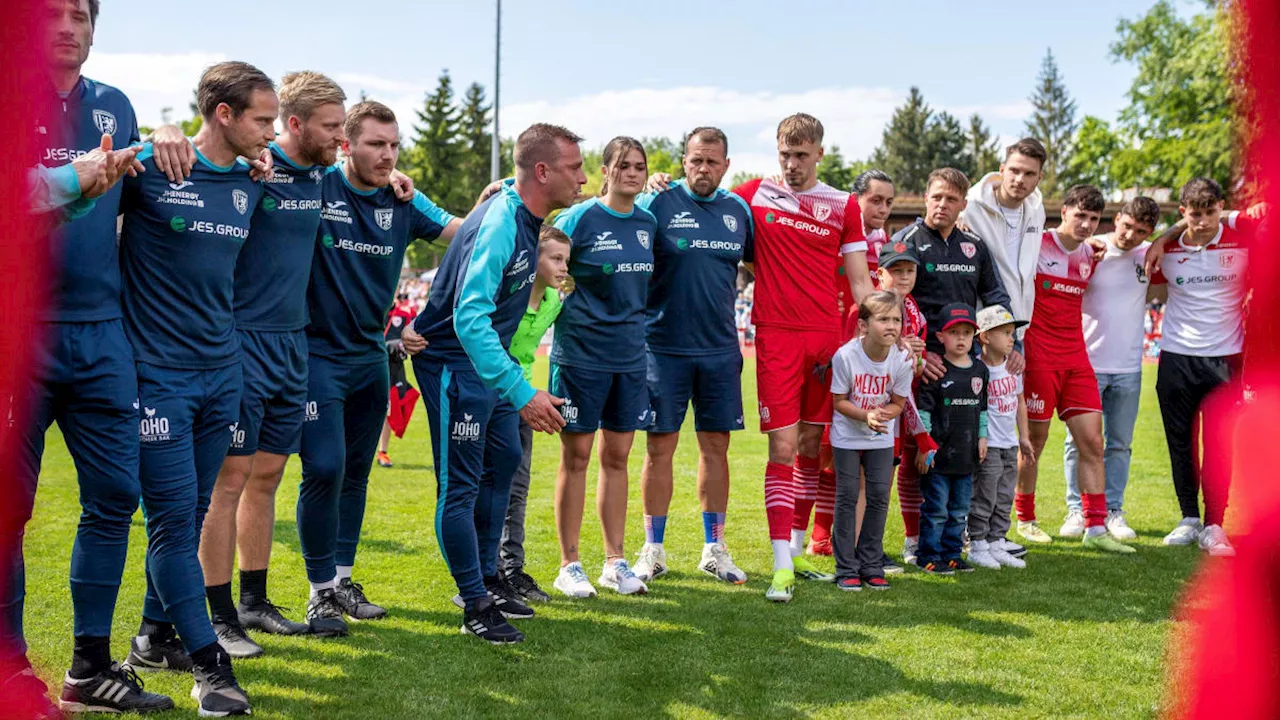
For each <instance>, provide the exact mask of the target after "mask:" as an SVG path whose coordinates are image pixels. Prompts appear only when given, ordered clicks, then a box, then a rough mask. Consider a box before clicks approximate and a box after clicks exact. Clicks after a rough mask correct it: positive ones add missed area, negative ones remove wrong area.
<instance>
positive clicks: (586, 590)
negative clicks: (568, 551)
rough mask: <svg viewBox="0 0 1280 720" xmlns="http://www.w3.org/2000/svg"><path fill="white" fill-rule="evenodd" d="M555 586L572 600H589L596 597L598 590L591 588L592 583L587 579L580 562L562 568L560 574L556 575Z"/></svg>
mask: <svg viewBox="0 0 1280 720" xmlns="http://www.w3.org/2000/svg"><path fill="white" fill-rule="evenodd" d="M553 584H554V585H555V588H556V589H557V590H559V591H560V592H562V593H564V594H565V595H568V596H569V597H571V598H587V597H595V595H596V589H595V588H594V587H591V581H590V580H588V579H587V573H586V571H585V570H583V569H582V563H580V562H571V563H569V564H568V565H565V566H564V567H562V568H560V574H559V575H556V581H555V583H553Z"/></svg>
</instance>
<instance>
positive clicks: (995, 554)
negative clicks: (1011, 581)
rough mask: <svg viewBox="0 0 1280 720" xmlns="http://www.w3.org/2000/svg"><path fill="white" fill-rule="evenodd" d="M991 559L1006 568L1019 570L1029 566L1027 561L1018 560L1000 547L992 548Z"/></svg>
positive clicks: (993, 546) (994, 546)
mask: <svg viewBox="0 0 1280 720" xmlns="http://www.w3.org/2000/svg"><path fill="white" fill-rule="evenodd" d="M972 559H973V558H970V560H972ZM991 559H992V560H995V561H996V562H998V563H1000V564H1001V565H1003V566H1004V567H1011V568H1017V569H1019V570H1021V569H1023V568H1025V567H1026V566H1027V561H1026V560H1023V559H1021V558H1016V557H1014V556H1012V555H1010V554H1009V553H1008V551H1007V550H1005V549H1004V547H1003V546H1000V545H992V546H991Z"/></svg>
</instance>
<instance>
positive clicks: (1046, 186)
mask: <svg viewBox="0 0 1280 720" xmlns="http://www.w3.org/2000/svg"><path fill="white" fill-rule="evenodd" d="M1036 83H1037V85H1036V89H1035V92H1034V93H1032V94H1031V97H1030V98H1029V99H1030V100H1031V106H1032V108H1033V110H1032V112H1031V118H1030V119H1029V120H1027V122H1026V128H1027V134H1028V135H1030V136H1031V137H1034V138H1036V139H1038V140H1039V141H1040V142H1042V143H1044V148H1045V150H1047V151H1048V153H1049V161H1048V162H1046V163H1045V167H1044V177H1043V178H1042V179H1041V181H1040V192H1042V193H1044V195H1045V197H1050V196H1053V195H1056V194H1057V192H1058V190H1059V189H1060V188H1059V186H1058V175H1059V173H1060V172H1061V169H1062V167H1063V166H1065V165H1066V164H1067V159H1068V158H1069V157H1070V156H1071V139H1072V137H1073V136H1074V135H1075V132H1076V127H1077V123H1076V101H1075V100H1073V99H1072V98H1071V94H1070V93H1069V92H1067V86H1066V84H1065V82H1064V81H1063V79H1062V74H1061V73H1059V72H1058V61H1057V60H1055V59H1054V57H1053V50H1049V51H1048V52H1046V53H1045V56H1044V60H1043V61H1042V62H1041V63H1040V75H1039V77H1037V78H1036Z"/></svg>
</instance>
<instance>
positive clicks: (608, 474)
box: [596, 430, 636, 562]
mask: <svg viewBox="0 0 1280 720" xmlns="http://www.w3.org/2000/svg"><path fill="white" fill-rule="evenodd" d="M635 436H636V434H635V433H634V432H622V433H619V432H613V431H611V430H601V431H600V475H599V480H598V481H597V485H596V513H597V514H598V515H599V516H600V531H601V534H602V535H603V537H604V557H605V561H606V562H611V561H613V560H618V559H620V558H623V557H625V556H624V555H623V542H624V541H625V539H626V530H627V460H628V458H630V456H631V445H632V443H633V442H634V441H635Z"/></svg>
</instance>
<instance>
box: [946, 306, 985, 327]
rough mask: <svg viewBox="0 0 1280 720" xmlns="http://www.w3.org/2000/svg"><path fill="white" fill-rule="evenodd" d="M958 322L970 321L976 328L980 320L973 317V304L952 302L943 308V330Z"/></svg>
mask: <svg viewBox="0 0 1280 720" xmlns="http://www.w3.org/2000/svg"><path fill="white" fill-rule="evenodd" d="M957 323H969V324H970V325H972V326H973V327H974V328H977V327H978V321H977V320H974V319H973V306H972V305H970V304H968V303H951V304H950V305H947V306H946V307H944V308H942V328H941V329H942V330H946V329H947V328H949V327H951V326H952V325H955V324H957Z"/></svg>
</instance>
